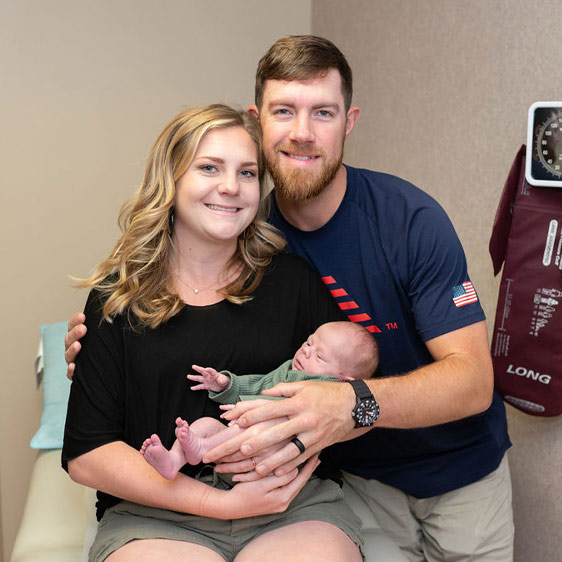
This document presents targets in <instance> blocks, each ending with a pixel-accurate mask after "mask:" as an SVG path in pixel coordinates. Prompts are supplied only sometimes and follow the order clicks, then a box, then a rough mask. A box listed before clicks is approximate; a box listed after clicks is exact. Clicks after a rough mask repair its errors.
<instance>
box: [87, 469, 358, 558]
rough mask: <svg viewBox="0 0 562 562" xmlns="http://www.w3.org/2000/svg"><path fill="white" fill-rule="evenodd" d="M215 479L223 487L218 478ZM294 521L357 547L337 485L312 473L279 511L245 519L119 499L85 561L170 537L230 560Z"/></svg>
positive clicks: (354, 522) (348, 511)
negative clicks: (330, 531) (336, 532)
mask: <svg viewBox="0 0 562 562" xmlns="http://www.w3.org/2000/svg"><path fill="white" fill-rule="evenodd" d="M203 480H205V479H203ZM215 483H216V484H215V485H217V486H219V487H223V486H226V485H224V484H222V483H221V482H220V481H218V482H216V481H215ZM211 484H212V482H211ZM300 521H324V522H327V523H331V524H333V525H335V526H336V527H339V528H340V529H341V530H342V531H344V532H345V533H346V534H347V535H348V536H349V537H350V538H351V540H352V541H353V542H354V543H355V544H357V545H358V546H359V548H361V547H362V544H363V539H362V537H361V535H360V532H359V530H360V528H361V521H360V520H359V519H358V518H357V516H356V515H355V514H354V513H353V512H352V511H351V509H350V508H349V507H348V506H347V504H346V503H345V502H344V501H343V493H342V490H341V488H340V486H338V484H336V483H335V482H333V481H332V480H321V479H319V478H315V477H313V478H312V479H311V480H310V481H309V482H307V484H306V485H305V486H304V488H303V489H302V490H301V492H300V493H299V495H298V496H297V497H296V498H295V499H294V500H293V501H292V502H291V504H290V505H289V507H288V508H287V510H286V511H285V512H284V513H278V514H273V515H261V516H258V517H247V518H245V519H233V520H222V519H211V518H208V517H200V516H196V515H187V514H184V513H177V512H174V511H167V510H164V509H156V508H152V507H146V506H143V505H138V504H134V503H131V502H125V501H124V502H120V503H119V504H117V505H116V506H114V507H112V508H110V509H108V510H107V511H106V512H105V513H104V516H103V518H102V520H101V521H100V524H99V527H98V532H97V535H96V538H95V540H94V544H93V545H92V548H91V549H90V556H89V560H90V562H101V561H102V560H105V559H106V558H107V557H108V556H109V555H110V554H111V553H112V552H115V551H116V550H117V549H119V548H121V547H122V546H124V545H125V544H127V543H128V542H130V541H132V540H135V539H171V540H180V541H186V542H191V543H196V544H200V545H203V546H206V547H208V548H210V549H211V550H214V551H215V552H218V553H219V554H220V555H221V556H223V557H224V559H225V560H227V561H231V560H233V559H234V557H235V556H236V555H237V554H238V552H240V550H242V549H243V548H244V546H246V545H247V544H248V543H249V542H250V541H252V540H253V539H255V538H256V537H258V536H260V535H263V534H264V533H267V532H269V531H272V530H274V529H278V528H280V527H285V526H287V525H291V524H293V523H298V522H300Z"/></svg>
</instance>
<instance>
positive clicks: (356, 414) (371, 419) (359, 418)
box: [348, 379, 380, 427]
mask: <svg viewBox="0 0 562 562" xmlns="http://www.w3.org/2000/svg"><path fill="white" fill-rule="evenodd" d="M348 382H349V384H350V385H351V386H352V387H353V390H354V391H355V395H356V396H357V403H356V404H355V408H353V410H352V412H351V416H352V417H353V419H354V420H355V427H369V426H371V425H373V424H374V423H375V422H376V421H377V418H378V417H379V412H380V408H379V405H378V404H377V401H376V400H375V397H374V396H373V393H372V392H371V390H370V389H369V387H368V386H367V383H366V382H365V381H364V380H361V379H356V380H352V381H348Z"/></svg>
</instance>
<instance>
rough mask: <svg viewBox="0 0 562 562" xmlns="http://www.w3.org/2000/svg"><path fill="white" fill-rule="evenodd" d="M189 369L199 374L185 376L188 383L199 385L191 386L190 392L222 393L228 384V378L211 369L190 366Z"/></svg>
mask: <svg viewBox="0 0 562 562" xmlns="http://www.w3.org/2000/svg"><path fill="white" fill-rule="evenodd" d="M191 368H192V369H193V370H194V371H197V372H198V373H200V374H199V375H187V378H188V379H189V380H190V381H194V382H198V383H199V384H197V385H195V386H192V387H191V390H211V391H212V392H222V391H223V390H224V389H225V388H226V387H227V386H228V385H229V383H230V377H229V376H227V375H223V374H222V373H219V372H218V371H216V370H215V369H213V368H212V367H199V365H192V366H191Z"/></svg>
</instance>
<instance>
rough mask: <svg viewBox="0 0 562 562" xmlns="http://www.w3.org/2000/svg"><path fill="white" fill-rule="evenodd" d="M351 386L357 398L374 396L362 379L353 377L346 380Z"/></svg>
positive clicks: (362, 398) (363, 398)
mask: <svg viewBox="0 0 562 562" xmlns="http://www.w3.org/2000/svg"><path fill="white" fill-rule="evenodd" d="M348 382H349V384H350V385H351V386H352V387H353V390H354V391H355V394H356V396H357V398H359V400H365V399H367V398H374V396H373V393H372V392H371V389H370V388H369V387H368V386H367V383H366V382H365V381H364V380H363V379H353V380H352V381H348Z"/></svg>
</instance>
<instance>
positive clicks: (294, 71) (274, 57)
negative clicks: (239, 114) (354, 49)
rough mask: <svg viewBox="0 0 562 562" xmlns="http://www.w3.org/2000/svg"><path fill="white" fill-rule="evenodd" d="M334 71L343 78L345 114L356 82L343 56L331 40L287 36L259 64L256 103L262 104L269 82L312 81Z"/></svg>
mask: <svg viewBox="0 0 562 562" xmlns="http://www.w3.org/2000/svg"><path fill="white" fill-rule="evenodd" d="M332 68H335V69H336V70H337V71H338V72H339V74H340V76H341V85H342V86H341V87H342V94H343V98H344V102H345V110H346V111H347V110H348V109H349V108H350V106H351V98H352V95H353V78H352V74H351V68H350V66H349V64H348V63H347V60H346V59H345V57H344V55H343V53H342V52H341V51H340V50H339V49H338V48H337V47H336V46H335V45H334V44H333V43H332V42H331V41H329V40H328V39H325V38H324V37H317V36H315V35H287V36H286V37H281V38H280V39H278V40H277V41H275V43H273V45H272V46H271V47H270V48H269V50H268V51H267V52H266V53H265V55H264V56H263V57H262V58H261V59H260V62H259V63H258V69H257V72H256V87H255V102H256V106H257V107H258V109H260V108H261V104H262V102H263V90H264V87H265V83H266V81H267V80H287V81H292V80H310V79H312V78H317V77H319V76H320V77H321V76H325V75H326V74H327V73H328V72H329V71H330V70H331V69H332Z"/></svg>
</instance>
